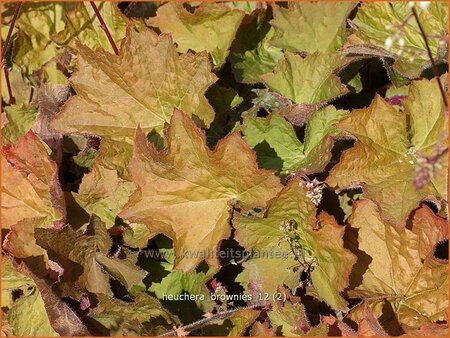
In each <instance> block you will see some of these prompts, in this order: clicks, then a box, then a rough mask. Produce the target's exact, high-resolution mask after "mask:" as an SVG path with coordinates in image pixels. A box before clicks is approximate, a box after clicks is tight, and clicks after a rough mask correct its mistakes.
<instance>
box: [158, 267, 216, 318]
mask: <svg viewBox="0 0 450 338" xmlns="http://www.w3.org/2000/svg"><path fill="white" fill-rule="evenodd" d="M216 272H217V271H215V270H213V269H209V270H208V271H207V272H206V273H205V272H195V271H194V272H190V273H185V272H183V271H180V270H172V271H171V272H170V273H169V274H168V275H167V276H166V277H164V278H163V279H162V280H161V282H159V283H153V284H152V285H151V287H150V288H149V291H151V292H154V293H155V295H156V297H158V298H159V299H162V298H163V295H173V296H177V295H181V294H183V293H188V294H190V295H194V296H195V295H199V296H200V295H202V296H203V297H204V298H205V299H204V300H201V299H200V298H199V299H197V300H196V301H195V303H196V304H197V306H198V307H199V308H200V309H202V310H203V311H204V312H205V311H211V310H212V309H213V307H214V305H215V302H214V301H212V300H211V299H210V293H209V290H208V288H207V287H206V283H207V282H208V281H209V280H210V279H211V278H212V277H213V275H214V273H216ZM169 302H170V301H169Z"/></svg>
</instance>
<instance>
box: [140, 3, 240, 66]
mask: <svg viewBox="0 0 450 338" xmlns="http://www.w3.org/2000/svg"><path fill="white" fill-rule="evenodd" d="M244 15H245V13H244V12H242V11H240V10H230V8H229V7H228V6H226V5H225V4H222V3H201V4H200V5H199V6H198V7H195V8H194V10H193V13H191V12H189V11H188V10H187V9H185V8H184V7H183V4H182V3H179V2H168V3H166V4H164V5H163V6H161V7H159V8H158V11H157V13H156V17H153V18H150V19H148V20H147V23H148V24H149V25H150V26H153V27H158V28H159V30H160V31H161V32H163V33H170V34H171V35H172V37H173V40H174V41H175V42H176V43H177V45H178V51H179V52H180V53H186V52H187V51H188V50H192V51H194V52H197V53H198V52H201V51H205V50H206V51H207V52H208V53H209V54H210V56H211V58H212V62H213V64H214V67H215V68H219V67H221V66H222V65H223V64H224V62H225V59H226V58H227V56H228V54H229V48H230V46H231V43H232V41H233V39H234V37H235V35H236V32H237V30H238V27H239V24H240V23H241V21H242V18H243V17H244Z"/></svg>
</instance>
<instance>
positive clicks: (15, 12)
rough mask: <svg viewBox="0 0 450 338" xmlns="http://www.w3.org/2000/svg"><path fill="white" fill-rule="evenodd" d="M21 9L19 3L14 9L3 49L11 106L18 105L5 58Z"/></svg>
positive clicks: (3, 66) (3, 63) (4, 68)
mask: <svg viewBox="0 0 450 338" xmlns="http://www.w3.org/2000/svg"><path fill="white" fill-rule="evenodd" d="M20 7H22V3H21V2H18V3H17V4H16V8H15V9H14V14H13V17H12V19H11V22H10V24H9V29H8V34H7V35H6V40H5V44H4V45H3V48H2V68H3V71H4V72H5V82H6V88H7V89H8V95H9V104H14V103H16V98H15V97H14V94H13V91H12V87H11V81H10V80H9V69H8V67H7V66H6V62H5V56H6V51H7V50H8V47H9V43H10V41H11V36H12V32H13V30H14V26H15V25H16V20H17V17H18V16H19V12H20Z"/></svg>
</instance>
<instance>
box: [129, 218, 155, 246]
mask: <svg viewBox="0 0 450 338" xmlns="http://www.w3.org/2000/svg"><path fill="white" fill-rule="evenodd" d="M153 236H154V234H152V233H151V232H150V230H149V229H148V227H147V226H146V225H144V224H139V223H131V224H130V225H129V226H128V227H127V228H125V230H124V232H123V244H124V245H126V246H129V247H131V248H136V249H137V248H139V249H143V248H145V247H146V246H147V244H148V241H149V239H151V238H152V237H153Z"/></svg>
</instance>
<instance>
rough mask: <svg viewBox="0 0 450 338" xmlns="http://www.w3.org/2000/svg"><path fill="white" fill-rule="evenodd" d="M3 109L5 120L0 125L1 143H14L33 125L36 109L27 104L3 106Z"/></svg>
mask: <svg viewBox="0 0 450 338" xmlns="http://www.w3.org/2000/svg"><path fill="white" fill-rule="evenodd" d="M4 111H5V116H4V117H3V118H4V119H5V118H6V121H7V122H6V123H5V124H4V126H3V127H2V144H3V145H5V144H8V143H12V144H15V143H17V141H18V140H19V139H20V138H21V137H22V136H24V135H25V134H26V133H27V132H28V131H29V130H30V129H31V128H32V127H33V125H34V121H35V120H36V114H37V111H36V109H35V108H34V107H32V106H29V105H27V104H21V105H12V106H9V107H5V108H4Z"/></svg>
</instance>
